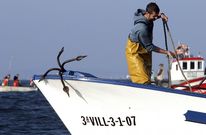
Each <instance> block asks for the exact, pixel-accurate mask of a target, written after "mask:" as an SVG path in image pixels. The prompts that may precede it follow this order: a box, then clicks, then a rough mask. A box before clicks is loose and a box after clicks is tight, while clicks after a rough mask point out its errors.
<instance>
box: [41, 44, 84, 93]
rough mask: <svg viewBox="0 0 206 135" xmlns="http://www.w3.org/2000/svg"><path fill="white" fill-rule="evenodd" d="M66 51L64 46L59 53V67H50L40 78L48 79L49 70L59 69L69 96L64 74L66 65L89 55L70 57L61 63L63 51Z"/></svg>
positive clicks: (65, 90)
mask: <svg viewBox="0 0 206 135" xmlns="http://www.w3.org/2000/svg"><path fill="white" fill-rule="evenodd" d="M63 52H64V47H62V49H61V50H60V51H59V53H58V55H57V63H58V66H59V68H50V69H48V70H47V71H46V72H45V73H44V74H43V75H42V76H41V79H40V80H39V82H40V81H42V80H44V79H46V76H47V75H48V74H49V72H51V71H58V75H59V76H60V80H61V83H62V85H63V91H64V92H66V93H67V95H68V96H69V87H68V86H66V85H65V82H64V81H65V80H64V78H63V74H64V72H66V70H65V68H64V66H65V65H66V64H67V63H70V62H73V61H80V60H82V59H83V58H85V57H87V56H86V55H84V56H77V57H76V58H72V59H69V60H65V61H64V62H63V63H61V61H60V56H61V55H62V53H63Z"/></svg>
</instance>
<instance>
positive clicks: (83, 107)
mask: <svg viewBox="0 0 206 135" xmlns="http://www.w3.org/2000/svg"><path fill="white" fill-rule="evenodd" d="M62 52H63V50H61V51H60V53H59V55H58V57H57V59H58V64H59V66H60V68H53V69H50V70H48V71H47V72H46V73H45V74H44V75H35V76H34V83H35V84H36V86H37V87H38V88H39V89H40V91H41V92H42V93H43V95H44V96H45V97H46V99H47V100H48V101H49V103H50V104H51V106H52V107H53V108H54V110H55V111H56V113H57V114H58V116H59V117H60V119H61V120H62V121H63V123H64V124H65V126H66V127H67V129H68V130H69V131H70V133H71V134H72V135H125V134H129V135H179V134H182V135H196V134H197V135H205V132H206V95H203V94H199V93H192V92H187V91H180V90H175V89H168V88H163V87H158V86H154V85H139V84H134V83H131V82H126V81H117V80H111V79H102V78H97V77H95V76H93V75H91V74H88V73H83V72H77V71H66V70H65V69H64V65H65V64H66V63H68V62H71V61H74V60H80V59H81V58H82V57H81V56H80V57H77V58H75V59H71V60H67V61H65V62H63V64H61V63H60V61H59V57H60V55H61V53H62ZM53 70H57V71H59V75H57V74H55V75H48V73H49V72H50V71H53Z"/></svg>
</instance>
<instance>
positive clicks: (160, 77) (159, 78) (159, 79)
mask: <svg viewBox="0 0 206 135" xmlns="http://www.w3.org/2000/svg"><path fill="white" fill-rule="evenodd" d="M163 79H164V65H163V64H159V70H158V72H157V77H156V85H158V86H162V81H163Z"/></svg>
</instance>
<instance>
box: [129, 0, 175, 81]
mask: <svg viewBox="0 0 206 135" xmlns="http://www.w3.org/2000/svg"><path fill="white" fill-rule="evenodd" d="M159 18H161V19H162V20H163V21H166V22H167V21H168V17H167V16H166V15H165V14H163V13H160V9H159V7H158V5H157V4H156V3H153V2H151V3H149V4H148V5H147V7H146V10H143V9H138V10H137V11H136V12H135V14H134V27H133V28H132V30H131V32H130V33H129V36H128V41H127V45H126V52H125V53H126V59H127V64H128V71H129V75H130V78H131V81H132V82H133V83H140V84H150V83H151V80H150V78H151V69H152V52H153V51H154V52H157V53H161V54H166V55H169V56H172V57H174V56H175V54H174V53H173V52H170V51H166V50H164V49H162V48H160V47H157V46H156V45H154V44H153V41H152V40H153V22H154V21H155V20H157V19H159Z"/></svg>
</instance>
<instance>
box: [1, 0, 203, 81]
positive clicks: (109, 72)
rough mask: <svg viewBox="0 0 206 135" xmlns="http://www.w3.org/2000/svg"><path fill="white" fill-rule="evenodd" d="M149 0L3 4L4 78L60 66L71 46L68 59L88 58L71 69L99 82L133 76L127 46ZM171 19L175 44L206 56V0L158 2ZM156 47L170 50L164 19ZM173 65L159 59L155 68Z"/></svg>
mask: <svg viewBox="0 0 206 135" xmlns="http://www.w3.org/2000/svg"><path fill="white" fill-rule="evenodd" d="M148 2H151V1H148V0H0V45H1V49H0V61H1V62H0V63H1V64H0V69H1V70H0V71H1V72H0V77H1V78H3V76H4V75H5V74H7V73H10V74H11V75H12V76H13V75H15V74H16V73H19V74H20V77H21V78H25V79H29V78H31V77H32V76H33V75H34V74H42V73H44V72H45V71H46V70H47V69H48V68H51V67H56V66H57V63H56V55H57V53H58V51H59V50H60V49H61V47H63V46H64V47H65V52H64V53H63V57H62V59H64V60H65V59H68V58H72V57H74V56H77V55H88V57H87V58H86V59H84V60H83V61H81V62H75V63H72V64H71V65H70V66H67V69H71V70H80V71H85V72H89V73H92V74H94V75H96V76H99V77H106V78H111V77H112V78H119V77H125V76H126V75H127V64H126V60H125V54H124V51H125V43H126V40H127V35H128V33H129V31H130V29H131V27H132V25H133V20H132V19H133V14H134V12H135V11H136V9H137V8H143V9H145V7H146V5H147V3H148ZM155 2H157V4H158V5H159V7H160V9H161V11H162V12H165V14H167V15H168V16H169V22H168V24H169V26H170V30H171V32H172V35H173V39H174V41H175V43H178V41H180V42H183V43H186V44H188V45H189V46H190V47H191V49H192V53H193V54H194V55H197V54H198V52H199V51H200V52H201V55H202V56H204V57H206V54H205V52H206V51H205V50H206V49H205V44H206V40H205V39H206V34H205V31H206V26H205V24H206V18H205V5H206V1H204V0H196V1H194V0H192V1H180V0H172V1H165V0H156V1H155ZM154 44H156V45H157V46H160V47H162V48H164V46H165V45H164V37H163V28H162V22H161V20H158V21H156V22H155V27H154ZM160 62H162V63H165V64H167V60H166V57H165V56H163V55H160V54H155V53H154V57H153V69H154V70H156V69H157V67H158V65H159V63H160Z"/></svg>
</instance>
